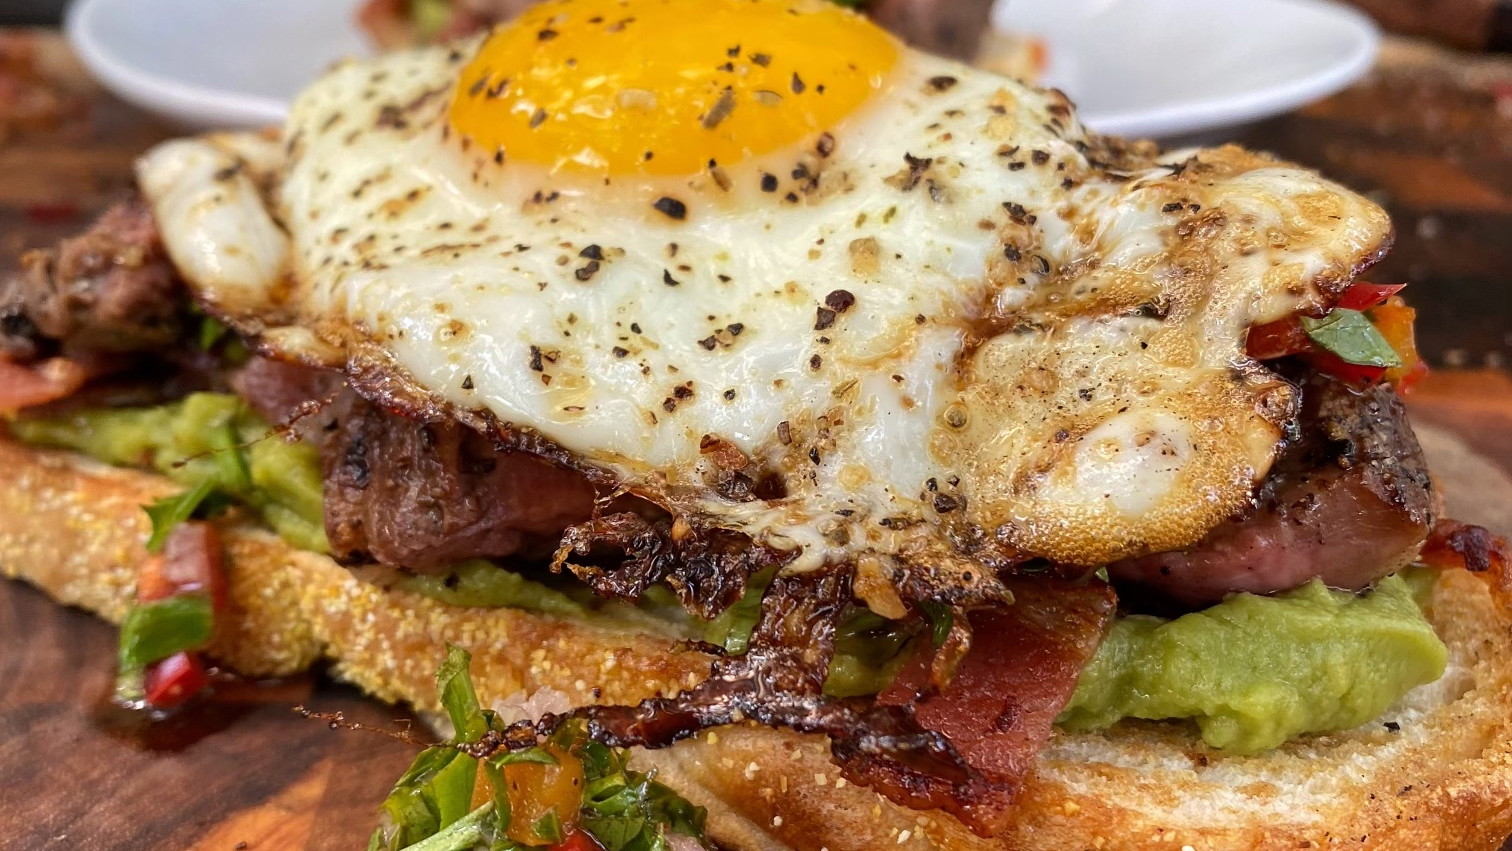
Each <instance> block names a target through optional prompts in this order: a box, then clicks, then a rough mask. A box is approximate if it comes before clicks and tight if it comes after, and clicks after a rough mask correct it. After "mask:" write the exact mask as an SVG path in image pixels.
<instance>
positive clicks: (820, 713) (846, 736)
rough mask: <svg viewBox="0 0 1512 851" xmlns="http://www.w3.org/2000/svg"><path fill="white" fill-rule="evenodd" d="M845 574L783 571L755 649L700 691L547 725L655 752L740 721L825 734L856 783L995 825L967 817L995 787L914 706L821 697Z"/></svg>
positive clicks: (587, 710) (592, 709)
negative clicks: (575, 727)
mask: <svg viewBox="0 0 1512 851" xmlns="http://www.w3.org/2000/svg"><path fill="white" fill-rule="evenodd" d="M849 574H850V571H849V570H848V569H842V568H833V569H829V570H825V571H820V572H816V573H809V574H802V575H797V576H782V577H778V578H777V579H776V580H775V581H773V583H772V585H771V587H770V588H769V589H768V590H767V593H766V596H765V598H764V600H763V607H762V616H761V620H760V622H759V623H758V624H757V627H756V631H755V633H754V634H753V635H752V638H751V648H750V650H749V651H748V652H747V653H746V654H745V655H744V656H741V657H738V658H726V659H720V660H718V661H716V662H715V663H714V665H713V668H712V673H711V675H710V677H709V678H708V679H707V680H705V681H704V682H702V683H700V684H699V685H698V686H697V687H695V688H693V689H691V690H689V691H685V692H683V693H681V694H679V695H676V696H674V697H662V698H653V699H650V700H647V701H644V702H642V703H641V704H639V705H637V706H589V707H583V708H580V709H577V710H574V711H573V712H571V713H569V714H567V715H564V716H556V717H552V718H547V719H544V720H543V722H542V727H541V729H543V730H549V729H552V728H554V727H555V725H557V724H560V723H562V722H563V721H566V720H567V719H569V718H583V719H585V720H587V722H588V726H589V732H590V734H591V735H592V736H593V737H594V738H595V739H597V740H599V741H601V742H604V743H606V744H610V745H613V746H616V747H631V746H641V747H651V748H658V747H666V746H667V745H670V744H672V743H673V742H675V741H678V740H679V739H683V738H686V737H688V736H691V735H693V734H694V733H696V732H698V731H699V730H703V729H706V728H709V727H716V726H722V725H725V724H733V723H736V722H739V721H743V720H750V721H756V722H758V723H761V724H765V725H768V726H772V727H786V728H788V729H792V730H797V731H799V732H804V733H822V734H824V735H826V736H829V738H830V740H831V747H832V748H833V752H834V755H835V760H836V762H837V763H838V764H839V765H840V767H841V770H842V771H843V772H844V773H845V776H846V777H847V778H848V779H849V780H851V781H852V782H855V783H864V784H868V785H871V786H872V787H873V788H875V789H877V790H878V791H879V792H881V793H883V794H884V795H887V796H888V797H890V798H892V799H893V800H896V801H898V802H899V803H902V804H905V805H907V806H910V807H914V808H917V809H947V810H949V811H951V812H954V813H956V814H957V815H960V816H961V817H962V818H965V819H967V820H968V823H969V824H973V826H974V827H976V828H978V829H980V830H984V831H985V830H987V829H990V825H988V824H986V823H980V824H978V823H974V822H972V821H971V819H972V817H973V815H974V813H975V812H976V806H977V804H978V802H979V800H980V799H982V798H984V797H988V798H990V797H991V796H992V795H995V794H997V793H998V792H999V790H998V789H997V788H996V785H995V784H993V783H991V782H990V781H985V780H984V779H983V778H982V777H981V776H980V775H979V774H978V773H977V772H976V771H975V770H974V769H972V767H971V766H970V765H968V764H967V763H966V762H965V761H964V760H962V759H961V757H960V755H959V754H958V753H956V751H955V749H954V748H952V747H951V746H950V743H949V742H947V741H946V740H945V738H944V737H943V736H941V735H940V734H939V733H935V732H932V731H929V730H926V729H924V728H923V727H921V726H919V724H918V723H917V722H916V721H915V720H914V718H913V712H912V710H911V708H910V707H908V706H881V705H878V704H877V703H876V701H874V700H872V699H868V698H851V699H843V700H839V699H831V698H826V697H825V696H824V694H823V687H824V679H825V676H826V675H827V673H828V671H829V663H830V659H831V657H832V656H833V655H834V641H835V629H836V624H837V623H838V621H839V619H840V616H841V614H842V613H843V612H844V611H845V609H846V607H847V606H849V604H850V602H851V592H850V575H849Z"/></svg>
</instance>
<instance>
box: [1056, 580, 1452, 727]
mask: <svg viewBox="0 0 1512 851" xmlns="http://www.w3.org/2000/svg"><path fill="white" fill-rule="evenodd" d="M1447 661H1448V651H1447V650H1446V649H1445V648H1444V644H1443V642H1442V641H1440V640H1439V638H1438V636H1437V635H1435V634H1434V632H1433V627H1432V625H1431V624H1429V623H1428V619H1427V618H1425V617H1424V616H1423V612H1422V609H1421V608H1420V607H1419V605H1418V602H1417V599H1416V598H1415V596H1414V593H1413V589H1412V587H1411V585H1410V583H1409V581H1408V580H1406V579H1403V578H1402V577H1401V576H1392V577H1388V578H1386V579H1383V580H1381V581H1380V582H1379V583H1378V584H1377V585H1376V587H1375V589H1374V590H1373V591H1371V592H1369V593H1367V594H1353V593H1349V592H1344V591H1333V590H1330V589H1328V588H1327V587H1325V586H1324V585H1323V584H1322V582H1320V581H1317V580H1314V581H1313V582H1312V583H1310V584H1308V585H1304V586H1302V587H1301V588H1297V589H1295V590H1292V591H1288V592H1285V593H1283V594H1277V595H1276V596H1274V597H1259V596H1255V595H1253V594H1236V595H1234V596H1232V597H1229V598H1228V599H1227V600H1225V601H1223V602H1222V603H1219V604H1217V605H1215V606H1212V607H1209V608H1207V609H1203V610H1202V611H1199V612H1193V613H1192V614H1189V615H1184V616H1182V617H1179V618H1176V619H1175V620H1162V619H1160V618H1153V617H1146V616H1142V615H1134V616H1130V617H1125V618H1120V619H1119V620H1118V621H1117V622H1116V623H1115V624H1114V625H1113V629H1112V631H1111V632H1110V633H1109V634H1108V637H1107V639H1106V640H1104V642H1103V645H1102V647H1101V648H1100V649H1099V650H1098V652H1097V655H1096V656H1095V657H1094V658H1093V660H1092V663H1091V664H1090V665H1088V666H1087V668H1086V669H1085V670H1084V671H1083V672H1082V675H1081V679H1080V681H1079V682H1078V683H1077V687H1076V694H1075V695H1074V696H1073V697H1072V698H1071V703H1070V704H1069V705H1068V706H1067V707H1066V710H1065V712H1063V713H1062V714H1061V716H1060V718H1059V719H1058V721H1059V723H1060V724H1061V725H1062V726H1063V727H1065V728H1067V729H1070V730H1092V729H1100V728H1103V727H1107V726H1109V725H1111V724H1113V723H1114V722H1116V721H1118V720H1120V719H1123V718H1148V719H1165V718H1190V719H1192V720H1193V721H1195V722H1196V724H1197V727H1198V729H1199V730H1200V731H1201V733H1202V739H1203V741H1205V742H1207V743H1208V744H1209V745H1211V746H1213V747H1215V748H1221V749H1224V750H1228V751H1233V752H1236V753H1258V752H1260V751H1264V750H1268V749H1270V748H1274V747H1277V746H1279V745H1281V744H1283V743H1284V742H1286V741H1287V740H1289V739H1291V738H1294V737H1296V736H1299V735H1301V734H1303V733H1314V732H1323V731H1327V730H1346V729H1349V728H1351V727H1357V726H1359V725H1361V724H1364V723H1365V722H1367V721H1370V720H1371V719H1373V718H1376V717H1377V716H1379V715H1380V714H1381V713H1382V712H1383V711H1385V709H1386V707H1388V706H1390V705H1391V704H1392V703H1393V702H1394V701H1396V700H1397V698H1399V697H1401V696H1402V695H1403V694H1405V693H1407V691H1408V690H1409V689H1411V688H1413V687H1414V686H1418V685H1422V684H1423V683H1428V682H1432V681H1434V680H1436V679H1438V678H1439V676H1440V675H1442V674H1443V672H1444V666H1445V664H1446V663H1447Z"/></svg>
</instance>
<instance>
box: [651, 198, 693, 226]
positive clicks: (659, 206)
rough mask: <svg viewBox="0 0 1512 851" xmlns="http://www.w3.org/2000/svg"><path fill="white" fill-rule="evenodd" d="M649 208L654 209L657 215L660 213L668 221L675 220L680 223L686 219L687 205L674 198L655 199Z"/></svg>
mask: <svg viewBox="0 0 1512 851" xmlns="http://www.w3.org/2000/svg"><path fill="white" fill-rule="evenodd" d="M651 206H652V207H655V208H656V211H657V212H658V213H661V214H662V215H664V216H666V217H667V218H669V219H677V220H678V221H682V220H683V219H686V218H687V217H688V205H687V204H684V203H683V202H681V201H679V200H677V199H676V198H670V197H667V196H665V195H663V196H662V197H660V198H658V199H656V203H654V204H652V205H651Z"/></svg>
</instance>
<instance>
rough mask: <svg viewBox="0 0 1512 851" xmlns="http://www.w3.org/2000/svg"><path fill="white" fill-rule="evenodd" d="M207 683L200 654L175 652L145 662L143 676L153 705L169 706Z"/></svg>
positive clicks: (150, 702)
mask: <svg viewBox="0 0 1512 851" xmlns="http://www.w3.org/2000/svg"><path fill="white" fill-rule="evenodd" d="M209 683H210V676H209V674H207V673H206V672H205V666H204V663H202V662H200V659H199V654H196V653H190V652H183V653H175V654H174V655H172V656H169V657H168V658H167V659H163V660H161V661H158V662H153V663H152V664H151V665H148V666H147V671H146V674H145V677H144V686H145V691H146V700H147V704H148V705H149V706H152V707H154V708H156V709H172V708H174V707H176V706H180V705H182V704H183V703H184V702H185V701H187V700H188V699H189V698H191V697H194V696H195V695H196V694H199V692H200V690H201V689H203V688H204V687H205V686H206V685H208V684H209Z"/></svg>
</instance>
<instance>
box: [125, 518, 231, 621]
mask: <svg viewBox="0 0 1512 851" xmlns="http://www.w3.org/2000/svg"><path fill="white" fill-rule="evenodd" d="M179 594H209V595H210V605H211V608H212V609H213V610H214V611H215V612H216V613H220V612H223V611H225V609H226V567H225V556H224V551H223V549H222V547H221V541H220V533H219V532H217V531H216V530H215V527H214V526H212V525H210V524H209V523H205V522H203V521H190V522H187V523H180V524H179V525H178V526H176V527H174V529H173V531H171V532H169V533H168V540H167V541H166V542H165V543H164V544H163V554H162V556H161V557H160V558H149V559H148V560H147V561H146V562H144V563H143V564H142V571H141V574H140V575H139V576H138V578H137V599H138V600H141V601H142V602H144V603H146V602H151V601H153V600H161V599H163V598H165V597H173V596H177V595H179Z"/></svg>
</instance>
